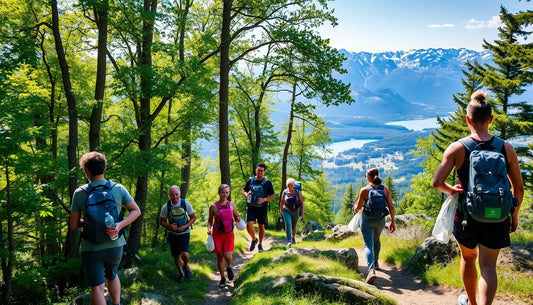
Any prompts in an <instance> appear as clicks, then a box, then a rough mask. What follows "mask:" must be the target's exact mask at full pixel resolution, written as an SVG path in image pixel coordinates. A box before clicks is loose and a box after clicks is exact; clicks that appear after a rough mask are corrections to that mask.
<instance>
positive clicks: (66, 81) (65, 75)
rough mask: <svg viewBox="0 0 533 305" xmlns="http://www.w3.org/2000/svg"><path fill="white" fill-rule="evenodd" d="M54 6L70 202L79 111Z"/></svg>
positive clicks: (69, 248) (72, 243) (72, 245)
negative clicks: (65, 119)
mask: <svg viewBox="0 0 533 305" xmlns="http://www.w3.org/2000/svg"><path fill="white" fill-rule="evenodd" d="M51 6H52V32H53V34H54V43H55V49H56V53H57V59H58V61H59V67H60V69H61V77H62V80H63V88H64V90H65V97H66V99H67V107H68V119H69V123H68V130H69V139H68V145H67V159H68V172H69V176H68V191H69V198H70V200H69V202H70V201H72V195H73V194H74V191H75V190H76V188H77V187H78V174H77V171H75V170H74V168H76V167H77V166H78V159H77V158H76V151H77V149H78V111H77V109H76V99H75V97H74V94H73V92H72V84H71V82H70V72H69V68H68V64H67V60H66V57H65V50H64V49H63V42H62V40H61V33H60V31H59V12H58V9H57V0H52V1H51ZM77 236H78V232H77V231H74V230H72V229H70V227H69V229H68V232H67V238H66V242H65V255H66V257H67V258H69V257H75V256H76V255H77V252H78V251H77V243H76V239H77Z"/></svg>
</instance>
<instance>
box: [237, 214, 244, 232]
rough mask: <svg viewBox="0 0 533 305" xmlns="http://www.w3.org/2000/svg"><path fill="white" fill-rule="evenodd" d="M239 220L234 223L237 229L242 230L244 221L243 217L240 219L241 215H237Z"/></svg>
mask: <svg viewBox="0 0 533 305" xmlns="http://www.w3.org/2000/svg"><path fill="white" fill-rule="evenodd" d="M239 218H240V219H239V222H237V223H236V226H237V229H239V230H241V231H242V230H244V229H245V228H246V223H245V222H244V219H242V217H240V216H239Z"/></svg>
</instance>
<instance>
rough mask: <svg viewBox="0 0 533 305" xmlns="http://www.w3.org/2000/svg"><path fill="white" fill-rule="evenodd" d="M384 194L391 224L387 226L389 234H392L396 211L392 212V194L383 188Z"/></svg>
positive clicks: (394, 228) (394, 227) (386, 188)
mask: <svg viewBox="0 0 533 305" xmlns="http://www.w3.org/2000/svg"><path fill="white" fill-rule="evenodd" d="M385 194H386V195H387V206H388V207H389V213H390V219H391V223H390V226H389V232H391V233H393V232H394V231H396V219H395V214H396V211H395V210H394V204H393V202H392V194H391V192H390V190H389V188H388V187H386V186H385Z"/></svg>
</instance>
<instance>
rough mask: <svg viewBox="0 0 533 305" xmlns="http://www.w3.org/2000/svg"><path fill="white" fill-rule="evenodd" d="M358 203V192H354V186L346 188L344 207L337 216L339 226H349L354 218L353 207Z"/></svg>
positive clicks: (336, 220) (350, 185)
mask: <svg viewBox="0 0 533 305" xmlns="http://www.w3.org/2000/svg"><path fill="white" fill-rule="evenodd" d="M356 203H357V190H356V191H355V192H354V189H353V185H352V184H351V183H350V184H349V185H348V186H347V187H346V192H345V193H344V200H343V201H342V207H341V209H340V210H339V212H338V213H337V215H336V216H335V222H336V223H338V224H345V225H346V224H348V223H349V222H350V220H351V219H352V216H353V210H352V209H353V206H354V205H355V204H356Z"/></svg>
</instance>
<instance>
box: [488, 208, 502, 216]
mask: <svg viewBox="0 0 533 305" xmlns="http://www.w3.org/2000/svg"><path fill="white" fill-rule="evenodd" d="M501 216H502V209H501V208H485V218H501Z"/></svg>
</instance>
